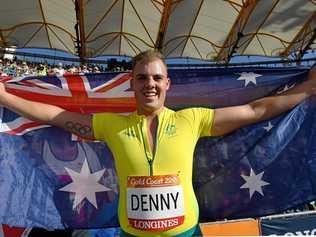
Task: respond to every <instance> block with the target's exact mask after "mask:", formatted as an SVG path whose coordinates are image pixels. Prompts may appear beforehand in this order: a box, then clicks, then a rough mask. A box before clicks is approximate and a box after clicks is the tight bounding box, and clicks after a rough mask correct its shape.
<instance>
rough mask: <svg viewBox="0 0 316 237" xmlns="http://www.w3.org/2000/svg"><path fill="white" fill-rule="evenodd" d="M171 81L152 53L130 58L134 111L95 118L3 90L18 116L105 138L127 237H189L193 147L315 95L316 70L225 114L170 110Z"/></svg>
mask: <svg viewBox="0 0 316 237" xmlns="http://www.w3.org/2000/svg"><path fill="white" fill-rule="evenodd" d="M170 84H171V81H170V79H169V78H168V73H167V66H166V64H165V62H164V59H163V56H162V55H161V54H160V53H158V52H155V51H146V52H143V53H140V54H139V55H137V56H136V57H134V59H133V65H132V80H131V88H132V89H133V91H134V94H135V99H136V107H137V109H136V111H135V112H134V113H131V114H129V115H117V114H113V113H100V114H94V115H88V114H80V113H74V112H69V111H66V110H64V109H62V108H59V107H56V106H52V105H47V104H42V103H38V102H32V101H28V100H25V99H23V98H19V97H17V96H15V95H12V94H10V93H8V92H6V90H5V87H4V85H3V84H1V83H0V104H1V105H3V106H5V107H7V108H9V109H11V110H13V111H15V112H17V113H19V114H20V115H22V116H24V117H27V118H29V119H33V120H36V121H41V122H43V123H47V124H51V125H54V126H58V127H61V128H64V129H66V130H68V131H69V132H72V133H75V134H77V135H79V136H81V137H84V138H88V139H97V140H102V141H105V142H106V143H107V144H108V146H109V147H110V149H111V151H112V152H113V155H114V159H115V165H116V170H117V173H118V177H119V185H120V200H119V221H120V225H121V229H122V233H121V235H122V236H192V235H193V234H194V232H195V231H196V229H197V224H198V204H197V201H196V198H195V195H194V191H193V188H192V163H193V152H194V148H195V144H196V142H197V141H198V139H199V138H200V137H203V136H221V135H225V134H227V133H230V132H232V131H234V130H235V129H238V128H240V127H242V126H246V125H249V124H252V123H256V122H259V121H262V120H266V119H269V118H271V117H273V116H276V115H279V114H280V113H283V112H285V111H288V110H289V109H291V108H293V107H294V106H296V105H297V104H298V103H300V102H302V101H303V100H305V99H306V98H308V97H309V96H311V95H314V94H315V93H316V69H311V70H310V72H309V76H308V80H307V81H305V82H303V83H301V84H300V85H297V86H296V87H294V88H292V89H291V90H288V91H287V92H285V93H283V94H281V95H278V96H271V97H265V98H262V99H258V100H255V101H253V102H251V103H249V104H245V105H240V106H233V107H226V108H220V109H214V110H212V109H206V108H191V109H184V110H180V111H177V112H175V111H172V110H170V109H168V108H166V107H165V105H164V103H165V99H166V93H167V91H168V90H169V88H170Z"/></svg>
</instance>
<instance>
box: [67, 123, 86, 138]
mask: <svg viewBox="0 0 316 237" xmlns="http://www.w3.org/2000/svg"><path fill="white" fill-rule="evenodd" d="M65 127H66V129H67V130H68V131H70V132H72V133H75V134H78V135H79V136H87V135H91V127H90V126H88V125H83V124H81V123H77V122H72V121H67V122H66V123H65Z"/></svg>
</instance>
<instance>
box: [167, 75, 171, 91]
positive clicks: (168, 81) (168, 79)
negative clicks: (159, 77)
mask: <svg viewBox="0 0 316 237" xmlns="http://www.w3.org/2000/svg"><path fill="white" fill-rule="evenodd" d="M167 83H168V85H167V90H169V88H170V86H171V80H170V78H169V77H167Z"/></svg>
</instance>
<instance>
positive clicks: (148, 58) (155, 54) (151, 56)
mask: <svg viewBox="0 0 316 237" xmlns="http://www.w3.org/2000/svg"><path fill="white" fill-rule="evenodd" d="M157 59H158V60H160V61H161V62H162V63H163V64H164V65H165V67H166V68H167V64H166V62H165V57H164V56H163V55H162V53H160V52H159V51H156V50H146V51H144V52H141V53H139V54H137V55H136V56H134V57H133V59H132V70H134V68H135V66H136V64H137V63H139V62H152V61H155V60H157Z"/></svg>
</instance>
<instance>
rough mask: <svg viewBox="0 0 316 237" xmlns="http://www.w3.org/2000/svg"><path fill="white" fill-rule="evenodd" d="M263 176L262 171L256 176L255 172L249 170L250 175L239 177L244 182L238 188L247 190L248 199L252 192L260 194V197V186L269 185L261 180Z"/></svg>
mask: <svg viewBox="0 0 316 237" xmlns="http://www.w3.org/2000/svg"><path fill="white" fill-rule="evenodd" d="M263 174H264V171H263V172H261V173H260V174H258V175H256V174H255V172H254V171H253V170H252V169H251V170H250V175H249V176H247V175H241V177H242V178H243V179H244V180H245V181H246V183H244V184H243V185H242V186H241V187H240V188H248V189H249V195H250V199H251V197H252V195H253V194H254V192H258V193H260V194H261V195H262V196H264V195H263V192H262V186H265V185H269V183H267V182H265V181H263V180H262V176H263Z"/></svg>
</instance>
